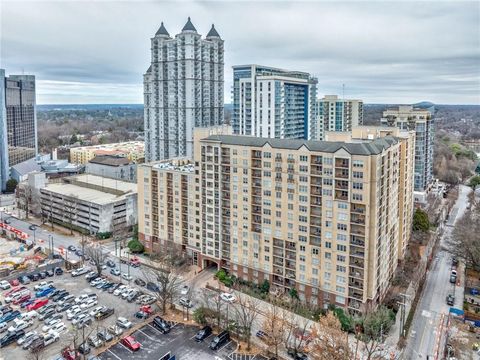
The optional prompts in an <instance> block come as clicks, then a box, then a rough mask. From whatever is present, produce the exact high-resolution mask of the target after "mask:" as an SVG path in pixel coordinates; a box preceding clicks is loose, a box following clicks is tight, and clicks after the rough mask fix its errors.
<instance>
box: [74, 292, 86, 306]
mask: <svg viewBox="0 0 480 360" xmlns="http://www.w3.org/2000/svg"><path fill="white" fill-rule="evenodd" d="M87 299H88V295H87V294H83V295H80V296H79V297H77V298H76V299H75V304H80V303H83V302H85V301H87Z"/></svg>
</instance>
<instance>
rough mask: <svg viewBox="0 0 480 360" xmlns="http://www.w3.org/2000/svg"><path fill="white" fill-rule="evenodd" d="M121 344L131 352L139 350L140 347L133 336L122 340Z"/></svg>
mask: <svg viewBox="0 0 480 360" xmlns="http://www.w3.org/2000/svg"><path fill="white" fill-rule="evenodd" d="M122 344H123V345H125V346H126V347H127V348H129V349H130V350H132V351H137V350H140V347H141V346H142V345H141V344H140V343H139V342H138V341H137V340H135V338H134V337H133V336H126V337H124V338H123V339H122Z"/></svg>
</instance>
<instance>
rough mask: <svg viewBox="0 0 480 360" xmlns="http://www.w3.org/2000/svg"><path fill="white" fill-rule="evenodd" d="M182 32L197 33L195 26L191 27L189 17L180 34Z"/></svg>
mask: <svg viewBox="0 0 480 360" xmlns="http://www.w3.org/2000/svg"><path fill="white" fill-rule="evenodd" d="M183 31H195V32H197V29H195V26H193V24H192V22H191V20H190V16H189V17H188V20H187V23H186V24H185V26H184V27H183V29H182V32H183Z"/></svg>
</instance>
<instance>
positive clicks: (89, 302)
mask: <svg viewBox="0 0 480 360" xmlns="http://www.w3.org/2000/svg"><path fill="white" fill-rule="evenodd" d="M97 304H98V301H97V300H96V299H93V298H91V299H88V300H87V301H85V302H84V303H83V304H81V305H80V307H81V308H82V309H88V308H91V307H92V306H95V305H97Z"/></svg>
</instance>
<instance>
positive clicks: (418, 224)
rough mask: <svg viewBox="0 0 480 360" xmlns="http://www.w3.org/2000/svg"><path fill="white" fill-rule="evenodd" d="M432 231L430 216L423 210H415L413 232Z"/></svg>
mask: <svg viewBox="0 0 480 360" xmlns="http://www.w3.org/2000/svg"><path fill="white" fill-rule="evenodd" d="M429 229H430V221H429V220H428V215H427V213H426V212H425V211H423V210H422V209H415V213H414V214H413V230H414V231H423V232H427V231H428V230H429Z"/></svg>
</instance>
